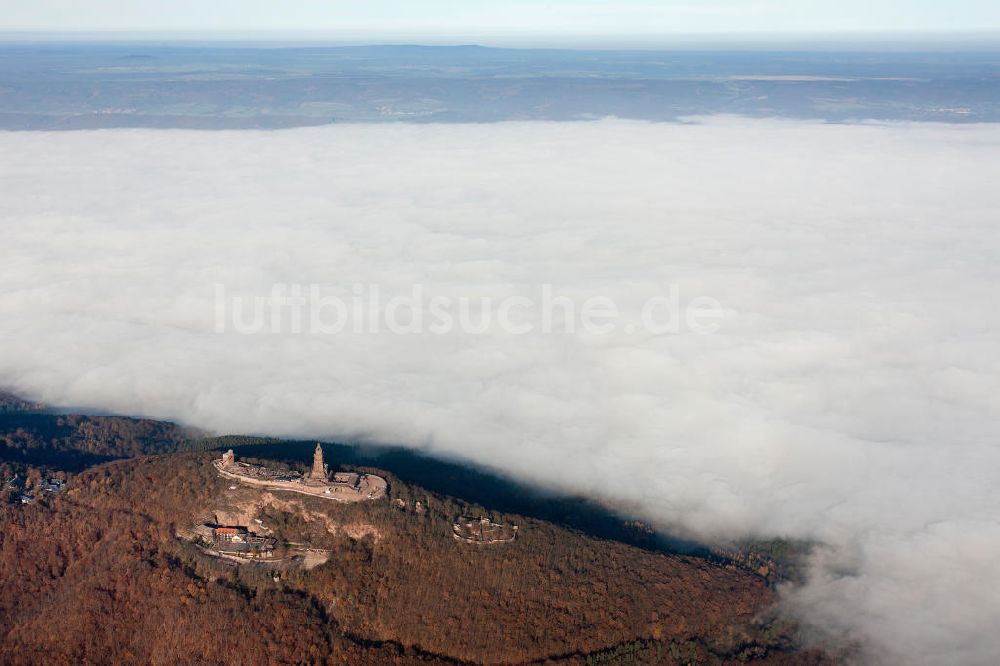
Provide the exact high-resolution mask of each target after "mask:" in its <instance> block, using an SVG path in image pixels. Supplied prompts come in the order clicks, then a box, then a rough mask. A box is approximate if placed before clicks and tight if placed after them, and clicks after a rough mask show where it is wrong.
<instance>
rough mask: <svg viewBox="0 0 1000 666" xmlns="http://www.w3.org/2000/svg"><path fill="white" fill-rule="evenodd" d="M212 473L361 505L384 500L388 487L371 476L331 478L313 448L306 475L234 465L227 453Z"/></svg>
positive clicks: (349, 474)
mask: <svg viewBox="0 0 1000 666" xmlns="http://www.w3.org/2000/svg"><path fill="white" fill-rule="evenodd" d="M213 465H215V468H216V470H218V472H219V475H220V476H223V477H225V478H227V479H234V480H237V481H239V482H241V483H246V484H249V485H252V486H262V487H265V488H270V489H272V490H288V491H291V492H296V493H303V494H305V495H315V496H317V497H326V498H328V499H332V500H337V501H339V502H361V501H364V500H376V499H380V498H382V497H384V496H385V494H386V491H387V490H388V486H389V484H388V483H387V482H386V480H385V479H383V478H382V477H380V476H375V475H374V474H358V473H355V472H335V473H334V474H333V478H332V479H331V478H330V473H329V471H328V470H327V466H326V464H325V463H324V462H323V447H321V446H320V445H319V444H316V451H315V452H314V453H313V465H312V469H311V470H310V471H309V473H308V474H305V475H303V474H300V473H299V472H295V471H291V470H281V469H272V468H270V467H266V466H264V465H253V464H250V463H245V462H237V461H236V454H235V453H234V452H233V450H232V449H229V450H228V451H226V452H225V453H224V454H222V458H221V459H219V460H216V461H215V462H214V463H213Z"/></svg>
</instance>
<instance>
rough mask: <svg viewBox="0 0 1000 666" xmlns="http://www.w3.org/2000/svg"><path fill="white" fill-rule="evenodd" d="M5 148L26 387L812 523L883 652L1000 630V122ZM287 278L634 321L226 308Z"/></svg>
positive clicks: (923, 653) (5, 353) (6, 204)
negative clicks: (405, 317)
mask: <svg viewBox="0 0 1000 666" xmlns="http://www.w3.org/2000/svg"><path fill="white" fill-rule="evenodd" d="M0 156H2V157H0V225H2V226H0V258H2V262H0V339H2V345H0V384H2V385H5V386H7V387H8V388H12V389H14V390H17V391H20V392H22V393H24V394H26V395H29V396H31V397H35V398H41V399H44V400H46V401H50V402H53V403H57V404H64V405H66V404H68V405H80V406H90V407H98V408H103V409H108V410H112V411H116V412H122V413H130V414H146V415H150V416H155V417H164V418H171V419H179V420H182V421H184V422H187V423H192V424H196V425H199V426H202V427H207V428H212V429H216V430H219V431H226V432H247V431H253V432H268V433H274V434H281V435H303V436H304V435H312V436H326V437H336V438H340V439H354V440H369V441H383V442H394V443H404V444H408V445H411V446H415V447H421V448H424V449H426V450H430V451H433V452H436V453H440V454H448V455H459V456H462V457H464V458H467V459H471V460H473V461H477V462H479V463H482V464H486V465H490V466H492V467H495V468H498V469H500V470H503V471H505V472H507V473H510V474H514V475H518V476H520V477H522V478H528V479H537V480H539V481H541V482H542V483H545V484H548V485H549V486H553V487H558V488H563V489H573V490H583V491H587V492H590V493H593V494H597V495H601V496H604V497H607V498H609V499H613V500H616V501H619V502H623V503H627V504H629V505H634V506H636V507H638V510H639V511H641V512H642V513H643V514H644V515H645V516H646V517H648V518H649V519H650V520H653V521H655V522H657V523H659V524H661V525H669V526H674V527H677V528H681V529H686V530H689V531H690V532H692V533H693V534H697V535H700V536H701V537H703V538H727V537H734V536H741V535H746V534H750V533H755V534H769V535H771V534H773V535H787V536H795V537H807V538H814V539H818V540H820V541H822V542H824V543H825V544H827V547H825V548H822V549H819V550H818V551H817V553H816V555H815V556H814V558H813V562H812V568H813V573H812V576H811V579H810V582H809V583H808V585H806V586H805V587H803V588H801V589H798V590H792V591H788V592H787V594H786V602H787V604H788V606H789V607H790V608H792V609H794V610H795V611H796V612H798V613H801V614H802V615H803V616H804V617H806V618H808V619H810V620H812V621H814V622H816V623H818V624H820V625H822V626H823V627H825V628H826V629H829V630H833V631H834V632H835V633H838V634H841V633H842V634H845V635H847V636H849V637H851V638H853V639H855V640H860V641H863V642H865V643H866V644H867V645H868V650H869V651H868V652H867V655H868V658H869V659H870V660H872V661H885V662H886V663H911V664H915V663H927V664H936V663H969V664H976V663H983V664H985V663H991V662H994V661H995V657H996V655H997V654H1000V634H998V633H997V632H996V631H995V628H996V627H997V626H1000V600H998V598H997V594H996V592H997V590H998V589H1000V523H998V516H1000V442H998V435H1000V425H998V424H1000V398H998V396H1000V344H998V340H997V331H998V330H1000V312H998V309H997V307H996V304H997V302H1000V287H998V285H1000V263H998V262H997V257H998V256H1000V215H998V213H1000V194H998V190H997V186H996V182H995V176H996V172H995V168H996V165H997V164H998V163H1000V127H997V126H938V125H901V126H829V125H827V126H824V125H815V124H809V123H792V122H777V121H752V122H751V121H740V120H733V119H714V120H706V121H703V122H700V123H698V124H691V125H653V124H643V123H632V122H617V121H603V122H597V123H580V124H573V123H561V124H541V123H525V124H505V125H492V126H472V125H469V126H461V125H458V126H456V125H452V126H377V127H374V126H337V127H326V128H318V129H302V130H292V131H282V132H273V133H267V132H216V133H195V132H178V131H119V130H114V131H103V132H74V133H60V134H47V133H23V134H0ZM276 283H284V284H301V285H309V284H314V283H315V284H319V285H322V288H323V289H324V293H326V294H327V295H329V294H335V295H339V296H340V297H342V298H344V299H350V298H351V296H352V294H353V293H354V292H353V291H352V289H356V290H358V291H359V292H364V293H365V294H370V291H371V286H372V285H377V286H378V289H379V290H380V292H381V294H383V300H385V299H386V298H388V297H389V296H392V295H399V294H410V293H411V288H412V286H413V285H414V284H419V285H421V287H422V289H423V290H424V292H425V296H424V298H429V297H430V296H435V295H436V296H442V295H446V296H451V297H454V298H458V297H468V298H472V299H478V298H479V297H480V296H483V295H489V296H491V297H493V298H494V299H496V300H499V299H503V298H505V297H510V296H514V295H520V296H525V297H529V298H532V299H534V300H536V301H538V300H539V295H540V294H541V290H542V288H543V285H546V284H550V285H552V289H553V291H554V292H555V293H556V294H558V295H562V296H566V297H568V298H570V299H571V300H572V301H573V302H574V303H581V302H582V301H583V300H584V299H586V298H587V297H591V296H604V297H607V298H609V299H611V300H612V301H613V302H614V304H615V305H616V306H617V308H618V309H619V311H620V312H621V321H620V323H619V325H616V326H615V327H614V330H612V331H610V332H606V333H595V332H593V331H590V332H587V331H580V330H578V331H577V332H576V333H573V334H571V333H568V332H566V331H564V330H556V331H555V332H552V333H549V334H546V333H543V332H542V331H540V330H539V329H538V327H537V326H536V329H535V330H534V331H533V332H531V333H527V334H523V335H514V334H512V333H510V332H505V331H504V330H502V327H500V326H498V325H497V324H496V323H495V322H494V323H493V324H492V325H491V326H489V327H488V328H487V330H486V331H485V332H483V333H479V334H473V333H462V332H460V331H452V332H450V333H446V334H434V333H430V332H427V331H425V332H423V333H420V334H408V335H405V334H395V333H392V332H388V331H385V330H382V331H380V332H378V333H375V332H372V331H370V330H369V331H363V332H355V331H354V330H353V329H351V328H350V327H347V328H346V329H345V330H343V331H341V332H339V333H336V334H332V333H331V334H322V333H317V332H312V333H308V332H307V333H292V332H290V331H289V330H288V326H286V325H283V326H282V329H283V332H280V333H270V332H266V331H262V332H258V333H256V334H249V335H247V334H241V333H239V332H238V331H236V330H234V326H233V325H232V322H231V321H230V320H224V322H225V323H226V326H225V331H224V332H222V333H220V332H217V330H216V327H217V325H218V324H217V321H216V312H215V308H216V298H217V295H216V291H217V286H216V285H223V287H222V288H223V289H225V294H226V298H227V299H229V298H230V297H231V296H232V295H242V296H244V297H246V296H253V295H258V296H267V295H268V294H269V293H270V291H271V289H272V286H273V285H274V284H276ZM671 289H673V291H671ZM657 296H667V297H672V298H673V300H674V301H675V302H681V303H682V304H684V303H689V302H691V301H692V300H693V299H695V298H697V297H709V298H712V299H714V300H715V301H717V302H718V303H719V304H720V306H721V317H720V318H718V319H716V320H714V321H715V322H716V323H717V324H718V330H716V331H715V332H714V333H712V334H703V333H699V332H697V331H695V330H691V329H690V328H689V327H686V326H681V327H680V328H679V330H677V331H675V332H670V331H668V332H658V333H654V332H651V331H650V330H648V329H646V328H644V327H642V326H640V325H636V322H637V321H639V318H638V313H639V311H640V308H641V307H642V304H643V303H644V302H646V301H647V300H648V299H650V298H653V297H657ZM227 302H228V301H227ZM347 302H350V301H349V300H347ZM518 312H520V313H521V316H523V318H525V319H528V320H530V319H531V318H532V317H533V316H534V315H533V314H532V313H531V312H529V311H527V309H526V308H522V309H520V310H518ZM626 322H627V323H626ZM267 330H268V331H269V330H270V329H267Z"/></svg>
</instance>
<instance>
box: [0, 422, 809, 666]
mask: <svg viewBox="0 0 1000 666" xmlns="http://www.w3.org/2000/svg"><path fill="white" fill-rule="evenodd" d="M6 416H10V415H9V414H8V415H6ZM26 416H34V415H29V414H19V415H18V417H19V418H18V419H17V421H16V422H14V421H12V422H11V423H8V424H7V428H6V431H3V430H0V441H3V442H7V443H8V444H7V449H8V460H9V459H11V458H14V459H15V460H17V456H18V455H20V454H19V453H18V451H19V447H25V448H30V447H32V446H34V447H35V448H36V449H41V450H44V451H50V452H53V457H52V458H46V459H45V460H46V462H47V463H53V464H54V463H58V461H59V458H58V456H55V455H54V454H55V453H65V454H66V455H67V456H68V459H69V460H71V461H72V462H74V463H79V462H80V459H79V458H75V457H74V456H75V455H77V454H79V453H80V452H81V450H82V451H84V452H86V453H87V454H88V455H94V456H105V457H107V456H130V455H136V454H137V453H142V452H146V451H163V450H166V451H172V450H175V449H176V448H179V447H181V446H182V445H183V444H184V441H185V440H184V438H185V437H186V436H187V435H186V433H184V431H182V430H181V429H179V428H175V427H174V426H171V425H170V424H160V423H157V422H154V421H142V420H134V419H115V418H114V417H74V416H51V415H44V416H46V417H47V420H32V419H31V418H28V419H25V418H22V417H26ZM11 418H13V417H11ZM119 421H120V422H119ZM75 447H79V448H75ZM0 448H2V447H0ZM216 455H217V454H209V453H183V454H173V455H161V456H155V457H139V458H134V459H131V460H120V461H113V462H108V463H103V464H99V465H95V466H92V467H89V468H87V469H84V471H82V472H80V473H77V474H69V475H67V474H61V476H64V477H66V476H68V478H69V479H70V481H69V484H68V486H67V489H66V491H65V492H63V493H61V494H58V495H44V496H42V497H41V498H40V499H39V500H38V501H37V502H35V503H34V504H31V505H20V504H11V503H9V502H3V501H2V500H3V497H2V496H0V663H4V664H6V663H10V664H21V663H24V664H28V663H39V662H44V663H53V664H87V663H90V664H104V663H154V664H155V663H198V664H221V663H236V664H265V663H266V664H281V663H289V664H290V663H317V664H319V663H331V664H332V663H354V664H410V663H586V664H674V663H676V664H686V663H718V664H722V663H727V664H737V663H789V664H793V663H794V664H809V663H816V664H820V663H829V660H828V657H826V656H825V655H823V654H821V653H817V652H803V651H799V650H797V649H796V645H795V642H794V635H793V633H794V628H793V627H790V626H788V625H787V624H784V623H782V622H779V621H777V620H774V619H773V618H772V617H771V616H770V614H769V612H768V609H769V607H770V605H771V604H772V602H773V593H772V590H771V588H770V587H769V586H768V585H767V583H766V581H765V580H764V579H763V578H762V577H760V576H756V575H753V574H752V573H749V572H747V571H746V570H744V569H740V568H737V567H733V566H729V567H726V566H721V565H720V564H718V563H712V562H709V561H708V560H705V559H701V558H697V557H685V556H677V555H668V554H664V553H660V552H654V551H647V550H642V549H640V548H636V547H633V546H629V545H626V544H624V543H620V542H617V541H613V540H604V539H597V538H593V537H589V536H586V535H584V534H581V533H579V532H575V531H571V530H568V529H565V528H562V527H559V526H558V525H555V524H551V523H548V522H544V521H541V520H535V519H531V518H527V517H524V516H519V515H509V514H506V515H505V514H497V513H491V515H492V517H493V518H494V519H495V520H498V521H501V522H507V523H513V524H517V525H519V526H520V530H519V536H518V538H517V540H515V541H514V542H513V543H510V544H502V545H501V544H497V545H474V544H465V543H461V542H458V541H456V540H455V539H453V538H451V523H452V521H453V519H454V518H455V516H457V515H460V514H475V513H476V512H484V511H487V510H488V508H481V507H473V506H470V505H468V504H466V503H465V502H463V501H462V500H460V499H456V498H451V497H445V496H440V495H435V494H433V493H430V492H428V491H426V490H424V489H422V488H419V487H416V486H411V485H407V484H404V483H402V482H401V481H400V480H399V479H396V478H394V477H392V476H391V475H389V474H386V473H384V472H379V473H381V474H383V475H384V476H387V477H388V478H389V480H390V484H391V486H390V498H389V499H385V500H382V501H378V502H365V503H359V504H339V503H334V502H330V501H327V500H324V499H321V498H314V497H308V496H303V495H294V494H284V495H282V497H281V500H280V501H279V502H277V503H270V504H268V503H267V502H262V508H260V511H259V514H258V515H259V517H261V518H262V519H263V520H264V521H265V522H266V523H267V524H268V526H269V527H271V529H273V530H274V532H275V534H276V535H278V536H279V537H280V539H281V540H282V541H293V540H294V541H298V542H303V541H305V542H308V543H310V544H312V545H314V546H316V547H320V548H325V549H329V550H330V551H331V557H330V559H329V561H328V562H326V563H325V564H322V565H320V566H318V567H316V568H314V569H312V570H309V571H306V570H304V569H303V568H301V567H299V566H291V567H283V566H281V565H277V564H273V563H263V562H262V563H253V564H241V565H239V566H234V565H233V564H232V563H230V562H226V561H223V560H219V559H217V558H213V557H211V556H208V555H206V554H205V553H203V552H201V551H200V550H199V549H198V548H196V547H195V546H194V545H192V544H191V543H189V542H186V541H184V540H183V539H179V538H177V531H178V529H181V531H182V532H183V528H185V527H190V526H191V525H193V524H195V523H198V522H201V521H203V520H205V519H206V517H207V516H211V512H212V510H213V506H217V505H218V504H219V502H220V501H224V500H225V498H226V497H230V499H231V496H233V495H234V492H235V494H238V495H240V496H241V497H246V496H247V493H250V494H251V495H252V494H253V493H254V492H259V491H255V490H254V491H251V490H248V489H246V488H242V487H241V488H240V489H239V490H238V491H231V490H229V485H230V483H231V482H228V481H225V480H223V479H220V478H219V477H218V476H217V475H216V474H215V472H214V470H213V468H212V467H211V465H210V461H211V460H212V458H213V457H215V456H216ZM0 466H2V467H4V469H6V470H10V469H15V468H16V469H18V470H20V471H21V472H22V473H23V472H24V470H25V469H27V470H29V473H32V474H34V475H36V476H37V475H38V474H39V472H38V468H35V467H31V466H30V465H29V466H25V464H23V463H16V462H15V463H10V462H8V463H0ZM0 471H3V470H0ZM51 473H52V471H51V469H50V468H46V474H51ZM285 495H287V496H285ZM396 500H402V503H403V505H404V506H402V507H401V506H399V505H398V504H397V503H396ZM418 500H419V501H420V502H421V505H422V508H423V510H422V511H420V512H418V511H416V510H415V507H416V502H417V501H418ZM331 525H333V526H340V527H354V528H358V527H361V528H363V529H361V530H360V531H359V532H358V534H362V535H366V536H360V537H359V536H357V535H355V537H352V536H350V535H349V534H348V532H349V531H350V530H345V529H331V528H330V526H331ZM276 573H277V574H280V578H279V579H278V580H275V574H276Z"/></svg>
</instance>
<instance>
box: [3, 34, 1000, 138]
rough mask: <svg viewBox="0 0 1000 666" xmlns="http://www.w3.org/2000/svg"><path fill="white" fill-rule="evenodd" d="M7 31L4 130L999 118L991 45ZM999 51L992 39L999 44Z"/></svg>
mask: <svg viewBox="0 0 1000 666" xmlns="http://www.w3.org/2000/svg"><path fill="white" fill-rule="evenodd" d="M828 46H829V48H824V49H822V50H821V49H817V48H814V49H812V50H808V49H803V48H802V47H801V45H800V46H799V47H798V48H797V49H793V48H792V47H790V46H787V45H785V46H782V45H780V44H775V45H773V46H771V47H767V45H758V46H757V48H753V49H742V50H741V49H730V50H722V49H714V50H713V49H706V48H702V49H691V48H687V49H684V48H673V49H672V48H671V45H670V44H669V43H665V44H664V46H663V48H662V49H660V50H639V49H631V50H585V49H502V48H483V47H476V46H342V47H319V46H296V45H287V46H286V47H284V48H279V47H277V46H274V45H269V46H267V47H264V48H261V47H259V46H258V47H254V46H253V45H234V44H226V43H206V44H179V45H169V44H154V43H147V44H142V43H130V44H114V43H105V44H101V43H89V44H71V43H63V44H43V43H41V44H33V43H6V44H3V43H0V129H13V130H52V129H67V130H69V129H94V128H109V127H150V128H157V127H170V128H198V129H248V128H262V129H278V128H285V127H304V126H312V125H324V124H329V123H343V122H399V121H405V122H496V121H505V120H581V119H593V118H605V117H615V118H629V119H638V120H654V121H663V120H669V121H674V120H678V119H682V118H685V117H687V116H699V115H712V114H736V115H742V116H748V117H778V118H808V119H820V120H825V121H831V122H852V121H858V120H892V121H899V120H915V121H935V122H995V121H998V120H1000V85H998V84H1000V71H998V67H997V62H998V59H997V55H998V52H1000V51H998V49H997V48H996V47H995V45H994V46H990V45H988V44H987V45H984V46H983V48H982V49H969V48H966V49H963V50H961V51H956V50H953V51H948V50H946V49H943V48H941V47H935V48H924V49H923V50H921V47H920V45H919V44H916V45H913V46H912V50H910V51H904V50H900V49H888V50H887V49H883V50H876V48H875V47H877V44H876V45H872V48H869V49H867V50H866V49H865V48H864V45H863V44H860V45H859V44H855V45H853V46H852V47H851V48H840V49H838V48H837V45H828ZM991 49H992V50H991Z"/></svg>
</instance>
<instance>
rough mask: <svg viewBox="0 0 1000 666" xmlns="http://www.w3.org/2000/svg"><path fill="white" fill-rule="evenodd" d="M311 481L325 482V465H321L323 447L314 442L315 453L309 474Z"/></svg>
mask: <svg viewBox="0 0 1000 666" xmlns="http://www.w3.org/2000/svg"><path fill="white" fill-rule="evenodd" d="M309 478H310V480H312V481H326V465H324V464H323V447H322V446H320V445H319V442H316V451H315V452H314V453H313V468H312V472H310V473H309Z"/></svg>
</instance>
